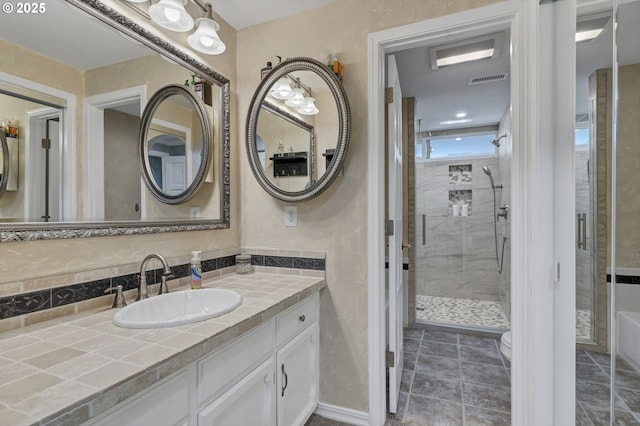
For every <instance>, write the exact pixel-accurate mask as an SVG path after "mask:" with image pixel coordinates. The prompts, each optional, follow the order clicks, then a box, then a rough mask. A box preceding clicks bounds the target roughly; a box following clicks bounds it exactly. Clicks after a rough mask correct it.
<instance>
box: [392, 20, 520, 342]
mask: <svg viewBox="0 0 640 426" xmlns="http://www.w3.org/2000/svg"><path fill="white" fill-rule="evenodd" d="M510 41H511V40H510V32H509V30H508V29H501V30H497V29H493V28H492V29H488V30H485V33H480V34H477V33H474V31H471V32H470V33H463V34H456V35H453V36H452V35H449V36H446V37H442V38H439V39H438V38H436V39H433V40H432V41H430V43H429V44H428V45H424V46H418V47H412V48H409V49H405V50H402V51H399V52H396V53H394V55H395V56H396V57H397V58H398V72H399V74H400V81H401V84H402V87H403V94H404V95H405V96H411V97H413V98H414V99H415V104H416V106H415V122H416V125H415V134H416V136H415V141H416V142H415V149H414V152H415V156H414V160H413V161H414V165H415V167H414V173H412V174H411V175H409V176H408V179H409V180H413V181H414V185H410V187H412V188H414V190H413V191H411V192H409V194H408V197H409V202H408V205H409V206H410V209H411V210H410V211H409V212H408V217H407V218H406V219H407V220H408V221H409V222H410V223H411V222H412V223H413V226H412V229H413V230H414V234H415V235H413V237H414V238H413V242H414V250H412V251H411V252H410V253H409V263H410V264H412V265H413V268H412V269H413V274H412V278H413V280H411V281H412V282H411V283H410V286H411V291H410V292H409V293H410V295H411V296H410V297H412V299H413V298H415V311H413V312H409V318H410V321H413V320H415V321H416V322H418V323H425V324H435V325H446V326H452V327H461V328H469V329H480V330H485V331H489V330H492V331H496V332H502V331H506V330H507V329H509V328H510V311H511V309H510V308H511V300H510V294H511V292H510V277H509V272H510V261H509V260H510V235H509V232H510V220H509V219H510V218H509V214H508V209H509V204H510V192H511V191H510V187H511V185H510V175H511V173H510V171H511V152H512V137H511V133H512V131H511V122H512V118H511V98H510V62H511V57H510V54H509V51H510V50H509V46H510ZM479 49H480V50H479ZM482 52H485V54H484V57H483V56H482V55H480V54H479V53H482ZM473 55H476V56H477V58H475V59H472V57H473ZM425 58H427V60H426V61H425Z"/></svg>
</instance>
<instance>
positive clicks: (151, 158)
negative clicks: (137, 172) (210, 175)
mask: <svg viewBox="0 0 640 426" xmlns="http://www.w3.org/2000/svg"><path fill="white" fill-rule="evenodd" d="M210 132H211V131H210V128H209V120H208V118H207V112H206V111H205V108H204V104H203V103H202V101H201V100H200V99H198V98H197V97H196V96H195V95H194V94H193V92H192V91H190V90H188V89H186V88H184V87H182V86H178V85H168V86H165V87H163V88H162V89H160V90H158V91H157V92H156V93H155V94H154V95H153V97H152V98H151V100H150V101H149V105H147V108H146V109H145V111H144V114H143V115H142V125H141V130H140V146H139V148H140V168H141V172H142V177H143V179H144V181H145V183H146V185H147V188H148V189H149V191H151V193H152V194H153V195H154V196H155V197H156V198H157V199H158V200H160V201H161V202H164V203H167V204H182V203H184V202H186V201H189V200H190V199H191V198H193V196H194V195H195V194H196V192H197V191H198V189H199V188H200V187H201V186H202V184H203V183H204V175H205V173H206V172H207V170H208V168H209V150H210V145H211V139H210Z"/></svg>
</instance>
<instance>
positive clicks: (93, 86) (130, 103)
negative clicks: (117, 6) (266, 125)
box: [0, 0, 230, 241]
mask: <svg viewBox="0 0 640 426" xmlns="http://www.w3.org/2000/svg"><path fill="white" fill-rule="evenodd" d="M46 7H47V10H46V13H43V14H37V15H36V14H32V15H29V16H27V15H15V14H14V15H12V16H11V19H8V20H5V21H3V25H2V26H1V27H0V49H1V50H2V52H3V61H2V62H0V96H2V97H1V98H0V114H1V115H0V120H2V121H4V120H11V121H12V122H13V123H15V124H16V125H17V127H18V129H19V135H20V136H19V138H18V139H17V141H18V144H19V161H20V167H19V179H18V180H19V185H18V189H17V191H15V193H12V194H11V196H9V197H7V196H6V194H5V196H3V197H2V198H0V241H19V240H26V239H29V240H32V239H51V238H73V237H86V236H96V235H122V234H135V233H149V232H166V231H182V230H195V229H216V228H227V227H228V226H229V205H230V201H229V192H230V191H229V117H230V110H229V95H230V84H229V80H227V79H226V78H225V77H224V76H222V75H220V74H218V73H216V72H215V71H214V70H212V69H211V68H209V67H207V66H206V65H204V64H202V63H201V62H199V61H197V60H196V59H194V58H193V57H191V56H189V55H187V54H186V53H184V52H183V51H181V50H179V49H178V48H176V47H175V46H174V45H173V44H169V43H166V42H165V41H164V40H163V39H160V38H159V37H157V36H154V35H152V34H151V33H149V32H148V31H146V30H145V29H144V28H143V27H141V26H140V25H137V24H136V23H134V22H133V21H131V20H130V19H129V18H127V17H126V16H124V15H122V14H120V13H119V12H117V11H115V10H113V9H111V8H109V7H108V6H106V5H105V4H103V3H101V2H98V1H94V0H69V1H65V0H51V1H48V2H47V5H46ZM34 28H40V29H41V30H40V31H33V29H34ZM79 35H81V36H79ZM198 82H201V83H202V85H203V86H205V87H206V90H203V91H200V92H199V93H203V96H204V97H206V99H204V100H203V101H202V102H201V103H202V104H203V107H202V108H201V110H200V111H199V113H198V114H195V115H193V116H192V117H191V119H190V120H189V121H188V122H180V123H173V121H176V120H172V119H171V118H170V119H167V118H166V117H165V118H161V117H157V118H158V119H159V120H162V119H164V120H165V121H166V122H168V123H160V124H157V125H156V124H154V126H156V127H157V126H159V127H161V128H163V129H164V130H165V131H167V130H168V131H169V133H171V134H175V133H176V132H179V133H180V132H181V134H183V135H184V136H185V138H186V137H187V136H188V137H189V138H190V139H191V142H192V144H191V145H190V146H189V148H190V155H191V160H192V161H185V175H184V182H183V183H184V190H182V192H181V193H180V191H179V190H176V189H175V188H174V189H173V190H171V191H170V195H171V197H173V199H172V201H175V199H181V202H182V204H180V205H175V204H172V203H169V202H168V201H166V200H162V199H159V198H158V197H157V196H156V194H154V193H153V192H152V191H151V190H149V189H147V186H145V183H144V180H143V179H141V173H140V165H139V160H138V151H139V148H138V142H139V131H140V124H141V120H142V114H141V113H142V111H144V107H145V105H147V104H148V103H149V102H150V101H151V98H152V96H153V95H154V94H155V93H156V92H157V91H158V90H159V89H160V88H162V87H164V86H167V85H177V86H181V87H184V90H185V91H186V92H189V93H192V94H193V93H195V90H194V89H195V87H194V84H195V83H198ZM198 101H200V100H199V99H198ZM204 123H206V125H205V124H204ZM167 124H168V126H167ZM174 124H175V125H174ZM176 128H179V129H181V130H180V131H178V130H176ZM43 139H44V140H46V142H43ZM197 143H199V144H200V145H197ZM185 144H186V139H185ZM202 144H206V148H205V146H204V145H202ZM185 147H186V145H185ZM205 154H206V158H205ZM185 160H186V154H185ZM187 164H189V167H188V168H187V167H186V165H187ZM205 172H206V173H205ZM187 173H191V175H190V176H188V175H187ZM200 177H202V179H199V178H200ZM196 180H198V182H197V184H194V182H195V181H196ZM46 182H48V185H47V184H45V183H46ZM45 221H49V223H47V224H44V223H42V222H45Z"/></svg>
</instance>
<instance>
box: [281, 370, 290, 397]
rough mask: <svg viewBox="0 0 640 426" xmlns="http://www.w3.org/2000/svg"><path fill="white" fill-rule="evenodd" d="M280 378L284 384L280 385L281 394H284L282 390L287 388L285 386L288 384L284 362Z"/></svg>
mask: <svg viewBox="0 0 640 426" xmlns="http://www.w3.org/2000/svg"><path fill="white" fill-rule="evenodd" d="M282 380H283V382H284V385H283V386H282V395H281V396H284V391H285V389H286V388H287V386H288V385H289V376H287V373H286V372H285V371H284V364H282Z"/></svg>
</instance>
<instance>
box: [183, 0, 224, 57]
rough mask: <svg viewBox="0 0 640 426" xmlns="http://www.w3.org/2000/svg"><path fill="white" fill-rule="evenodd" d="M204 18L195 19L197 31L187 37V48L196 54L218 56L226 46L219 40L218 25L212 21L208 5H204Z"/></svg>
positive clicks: (210, 8) (211, 12) (211, 13)
mask: <svg viewBox="0 0 640 426" xmlns="http://www.w3.org/2000/svg"><path fill="white" fill-rule="evenodd" d="M206 8H207V12H206V16H205V17H204V18H198V19H196V25H197V27H198V28H197V29H196V30H195V31H194V33H193V34H191V35H190V36H189V37H187V42H189V46H191V47H193V48H194V49H195V50H197V51H198V52H202V53H206V54H208V55H219V54H221V53H222V52H224V51H225V49H226V48H227V46H225V44H224V43H223V42H222V40H220V36H218V30H220V25H219V24H218V23H217V22H216V21H214V20H213V10H212V7H211V5H210V4H209V3H206Z"/></svg>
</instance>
